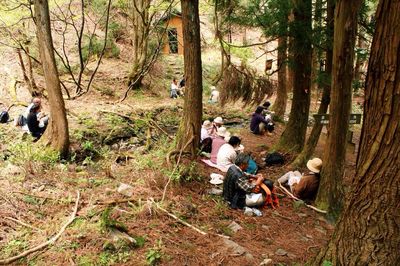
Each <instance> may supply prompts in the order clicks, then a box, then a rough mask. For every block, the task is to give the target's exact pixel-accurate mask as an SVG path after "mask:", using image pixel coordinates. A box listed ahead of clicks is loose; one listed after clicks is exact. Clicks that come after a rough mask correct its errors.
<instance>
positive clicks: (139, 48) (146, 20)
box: [128, 0, 151, 88]
mask: <svg viewBox="0 0 400 266" xmlns="http://www.w3.org/2000/svg"><path fill="white" fill-rule="evenodd" d="M130 1H131V2H132V15H131V19H132V25H133V31H132V44H133V59H132V70H131V72H130V74H129V76H128V85H129V86H132V87H133V88H138V87H139V86H140V85H141V84H142V80H143V74H142V72H143V69H144V67H145V64H146V63H147V59H148V58H147V57H148V53H147V51H148V50H147V49H148V47H147V46H148V43H149V31H150V17H149V8H150V2H151V1H150V0H130Z"/></svg>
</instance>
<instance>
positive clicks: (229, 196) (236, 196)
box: [222, 153, 264, 209]
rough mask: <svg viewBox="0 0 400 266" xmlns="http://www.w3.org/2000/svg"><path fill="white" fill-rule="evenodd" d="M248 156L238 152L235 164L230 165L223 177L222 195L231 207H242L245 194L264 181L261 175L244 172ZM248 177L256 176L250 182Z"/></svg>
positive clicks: (253, 190) (244, 201)
mask: <svg viewBox="0 0 400 266" xmlns="http://www.w3.org/2000/svg"><path fill="white" fill-rule="evenodd" d="M249 160H250V156H249V155H248V154H245V153H239V154H238V156H237V157H236V160H235V164H234V165H232V166H230V167H229V169H228V172H227V173H226V176H225V178H224V184H223V192H222V196H223V197H224V199H225V200H226V201H227V202H229V206H230V207H231V208H233V209H243V208H244V207H245V205H246V194H247V193H252V192H255V190H256V187H257V186H259V185H261V183H263V181H264V177H263V176H262V175H257V176H252V175H248V174H245V173H244V170H246V169H247V167H248V165H249ZM250 177H256V178H257V179H256V181H255V182H252V181H251V180H250Z"/></svg>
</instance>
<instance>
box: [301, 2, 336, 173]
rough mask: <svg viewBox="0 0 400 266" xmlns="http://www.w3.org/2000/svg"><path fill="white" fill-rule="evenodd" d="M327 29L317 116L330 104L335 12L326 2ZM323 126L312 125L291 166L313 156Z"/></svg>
mask: <svg viewBox="0 0 400 266" xmlns="http://www.w3.org/2000/svg"><path fill="white" fill-rule="evenodd" d="M327 7H328V8H327V29H326V36H327V37H326V39H327V47H326V69H325V71H326V76H327V77H326V78H324V83H323V84H322V86H323V91H322V99H321V104H320V106H319V109H318V114H326V112H327V111H328V106H329V102H330V94H331V82H330V81H331V75H332V57H333V50H332V45H333V29H334V17H333V15H334V12H335V1H334V0H328V1H327ZM322 127H323V125H322V124H321V123H314V126H313V128H312V130H311V133H310V136H309V137H308V140H307V143H306V145H305V146H304V148H303V150H302V151H301V153H300V154H299V155H298V156H297V157H296V159H295V160H294V162H293V166H303V165H304V164H305V163H306V162H307V160H308V159H310V157H311V156H312V155H313V153H314V151H315V147H316V146H317V144H318V140H319V137H320V135H321V131H322Z"/></svg>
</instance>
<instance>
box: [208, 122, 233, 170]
mask: <svg viewBox="0 0 400 266" xmlns="http://www.w3.org/2000/svg"><path fill="white" fill-rule="evenodd" d="M230 136H231V133H229V132H228V131H227V130H226V128H225V127H220V128H218V130H217V134H216V137H214V138H213V140H212V144H211V159H210V160H211V162H213V163H215V164H216V163H217V155H218V151H219V149H220V148H221V146H222V145H224V144H225V143H226V139H228V138H229V137H230Z"/></svg>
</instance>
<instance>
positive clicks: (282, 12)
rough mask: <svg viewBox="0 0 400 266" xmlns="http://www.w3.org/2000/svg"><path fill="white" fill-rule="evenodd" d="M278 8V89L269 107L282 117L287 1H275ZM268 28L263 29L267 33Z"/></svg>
mask: <svg viewBox="0 0 400 266" xmlns="http://www.w3.org/2000/svg"><path fill="white" fill-rule="evenodd" d="M276 7H277V8H278V12H277V13H278V15H277V16H278V17H277V19H278V32H277V35H278V89H277V92H276V99H275V102H274V104H273V106H272V107H271V109H272V110H274V111H275V114H276V115H277V116H278V117H281V118H283V116H284V115H285V112H286V105H287V98H288V97H287V93H288V90H287V87H288V86H287V82H286V81H287V52H288V22H289V3H288V1H287V0H280V1H279V2H277V3H276ZM267 31H268V30H265V32H266V33H267Z"/></svg>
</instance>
